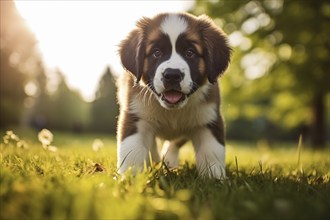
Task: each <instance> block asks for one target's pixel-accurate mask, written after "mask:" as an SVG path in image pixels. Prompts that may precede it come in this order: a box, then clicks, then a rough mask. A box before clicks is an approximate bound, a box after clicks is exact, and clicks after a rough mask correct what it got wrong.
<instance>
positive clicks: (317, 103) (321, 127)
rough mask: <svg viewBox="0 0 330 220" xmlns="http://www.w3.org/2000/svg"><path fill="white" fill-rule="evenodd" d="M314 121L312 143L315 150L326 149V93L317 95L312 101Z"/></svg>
mask: <svg viewBox="0 0 330 220" xmlns="http://www.w3.org/2000/svg"><path fill="white" fill-rule="evenodd" d="M312 114H313V121H312V124H311V142H312V147H313V148H314V149H322V148H325V142H326V140H325V139H326V137H325V134H326V127H325V102H324V93H322V92H320V93H317V94H315V96H314V100H313V101H312Z"/></svg>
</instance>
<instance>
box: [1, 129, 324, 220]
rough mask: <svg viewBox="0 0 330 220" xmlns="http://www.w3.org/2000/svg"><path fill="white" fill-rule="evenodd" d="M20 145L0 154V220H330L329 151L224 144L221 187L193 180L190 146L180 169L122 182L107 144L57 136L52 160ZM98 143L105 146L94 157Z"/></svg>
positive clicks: (35, 146) (159, 168) (160, 169)
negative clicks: (226, 177)
mask: <svg viewBox="0 0 330 220" xmlns="http://www.w3.org/2000/svg"><path fill="white" fill-rule="evenodd" d="M3 135H4V133H3ZM20 138H21V140H22V139H24V140H25V142H26V143H27V144H28V145H29V148H27V149H23V148H19V147H17V142H19V140H18V139H16V140H10V141H9V143H7V144H5V143H3V142H2V144H1V147H0V150H1V151H0V161H1V174H0V187H1V188H0V202H1V203H0V208H1V210H0V219H40V220H41V219H56V220H60V219H73V220H74V219H226V220H231V219H233V220H234V219H239V220H240V219H299V220H300V219H329V217H330V212H329V207H330V186H329V178H330V171H329V170H330V159H329V148H328V149H326V150H324V151H318V152H313V151H311V150H308V149H306V147H304V146H302V145H300V147H299V148H298V147H297V146H292V145H291V146H289V145H290V144H284V145H283V146H278V148H274V149H273V148H269V147H268V146H267V144H265V143H263V142H258V143H250V144H242V143H235V142H229V144H228V146H227V161H226V164H227V176H228V179H227V180H225V181H219V180H213V179H203V178H201V177H200V176H199V175H198V173H197V171H196V168H195V166H194V162H193V157H194V156H193V151H192V147H191V146H189V144H188V145H187V146H184V148H183V149H182V151H181V154H180V159H181V165H180V168H179V169H177V170H170V169H168V168H167V167H166V166H165V165H164V164H155V165H153V167H152V168H149V169H148V170H146V171H145V172H143V173H141V174H138V175H137V176H135V177H133V176H132V175H130V174H127V176H126V178H121V177H120V176H119V175H118V174H117V173H116V148H115V146H116V144H115V141H114V138H112V137H106V136H103V137H99V136H98V135H72V134H61V133H55V134H54V142H53V143H52V144H54V145H55V146H56V147H57V148H58V150H57V151H56V152H51V151H48V150H45V149H44V148H43V147H42V145H41V144H40V143H39V142H38V141H37V134H34V133H33V132H31V131H29V132H27V133H26V132H23V133H22V134H20ZM95 138H100V139H101V140H102V141H103V142H104V145H105V147H104V148H102V149H100V150H99V151H97V152H95V151H93V150H92V143H93V140H94V139H95ZM297 145H298V141H297ZM297 149H299V150H297Z"/></svg>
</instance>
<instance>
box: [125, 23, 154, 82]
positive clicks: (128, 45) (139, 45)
mask: <svg viewBox="0 0 330 220" xmlns="http://www.w3.org/2000/svg"><path fill="white" fill-rule="evenodd" d="M147 22H148V19H147V18H143V19H141V20H140V21H138V22H137V28H136V29H134V30H133V31H131V32H130V33H129V35H128V36H127V38H126V39H125V40H123V41H122V42H121V44H120V45H119V54H120V59H121V63H122V65H123V66H124V68H125V69H126V70H128V71H129V72H131V73H132V74H133V75H135V77H136V81H137V82H138V81H140V79H141V77H142V74H143V63H144V56H145V42H144V41H145V40H144V31H143V28H144V27H146V23H147Z"/></svg>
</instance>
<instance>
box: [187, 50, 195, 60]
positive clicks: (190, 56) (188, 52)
mask: <svg viewBox="0 0 330 220" xmlns="http://www.w3.org/2000/svg"><path fill="white" fill-rule="evenodd" d="M185 56H186V57H187V58H193V57H194V56H195V51H194V50H193V49H188V50H187V51H186V54H185Z"/></svg>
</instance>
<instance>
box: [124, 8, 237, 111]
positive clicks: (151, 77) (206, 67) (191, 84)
mask: <svg viewBox="0 0 330 220" xmlns="http://www.w3.org/2000/svg"><path fill="white" fill-rule="evenodd" d="M119 52H120V58H121V61H122V64H123V66H124V68H125V69H127V70H128V71H129V72H131V73H132V74H133V75H134V76H135V77H136V82H137V83H139V84H140V85H141V86H147V87H148V88H149V89H150V90H152V91H153V93H154V95H155V96H156V97H157V99H158V101H159V103H160V104H161V105H162V106H163V107H165V108H167V109H172V108H181V107H183V106H184V105H185V104H186V103H187V100H188V98H189V96H190V95H192V94H193V93H194V92H195V91H196V90H198V89H199V88H200V87H201V86H203V85H205V84H207V83H216V82H217V78H218V76H219V75H221V74H222V73H223V72H224V71H225V70H226V69H227V67H228V64H229V61H230V52H231V49H230V48H229V46H228V44H227V37H226V35H225V34H224V32H223V31H222V30H220V29H219V28H218V27H216V26H215V24H214V23H213V22H212V21H211V20H210V19H209V18H208V17H206V16H200V17H195V16H192V15H189V14H185V13H173V14H167V13H166V14H160V15H157V16H156V17H154V18H152V19H150V18H142V19H141V20H139V21H138V22H137V25H136V29H134V30H133V31H131V32H130V33H129V35H128V37H127V38H126V39H125V40H124V41H122V43H121V45H120V49H119Z"/></svg>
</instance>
